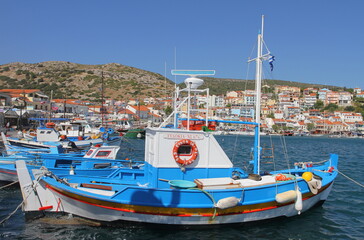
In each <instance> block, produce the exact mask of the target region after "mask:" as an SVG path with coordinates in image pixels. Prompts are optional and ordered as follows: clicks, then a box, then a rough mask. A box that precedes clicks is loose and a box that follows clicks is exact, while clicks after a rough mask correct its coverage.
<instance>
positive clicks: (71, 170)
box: [70, 165, 75, 175]
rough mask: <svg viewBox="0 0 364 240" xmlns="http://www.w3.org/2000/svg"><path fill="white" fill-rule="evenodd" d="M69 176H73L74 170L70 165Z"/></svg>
mask: <svg viewBox="0 0 364 240" xmlns="http://www.w3.org/2000/svg"><path fill="white" fill-rule="evenodd" d="M70 175H75V170H74V169H73V166H72V165H71V169H70Z"/></svg>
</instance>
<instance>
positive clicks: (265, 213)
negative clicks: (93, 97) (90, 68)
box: [40, 182, 333, 225]
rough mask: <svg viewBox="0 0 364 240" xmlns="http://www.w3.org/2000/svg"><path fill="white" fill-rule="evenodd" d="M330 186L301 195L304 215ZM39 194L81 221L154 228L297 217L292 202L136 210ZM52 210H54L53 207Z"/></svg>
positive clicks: (58, 192) (55, 191)
mask: <svg viewBox="0 0 364 240" xmlns="http://www.w3.org/2000/svg"><path fill="white" fill-rule="evenodd" d="M332 185H333V182H331V183H329V184H327V185H326V186H323V187H322V189H321V191H320V192H319V193H318V194H316V195H314V194H310V193H308V194H304V198H303V208H302V210H301V211H300V212H305V211H307V210H309V209H310V208H312V207H314V206H315V205H317V204H319V203H320V202H321V203H322V202H324V201H325V200H326V199H327V197H328V195H329V193H330V191H331V188H332ZM41 186H42V190H41V191H40V192H47V194H48V195H49V194H50V193H51V195H53V197H52V199H54V201H55V202H61V206H58V207H57V211H59V212H66V213H71V214H73V215H77V216H80V217H83V218H87V219H91V220H96V221H100V222H114V221H132V222H143V223H153V224H172V225H211V224H232V223H244V222H252V221H260V220H267V219H272V218H277V217H292V216H295V215H298V214H300V212H299V211H297V210H296V208H295V202H290V203H287V204H277V202H276V201H271V202H265V203H260V204H251V205H242V206H236V207H233V208H229V209H223V210H221V209H217V210H216V212H215V208H189V209H187V208H168V207H164V208H163V210H161V207H159V208H158V207H153V206H135V205H128V204H120V203H118V202H117V201H109V202H106V201H103V200H100V199H96V198H93V197H92V194H91V195H88V194H82V195H79V194H75V193H72V192H68V191H66V190H65V189H59V188H57V187H55V186H52V185H50V184H49V183H46V182H42V183H41ZM53 210H54V207H53Z"/></svg>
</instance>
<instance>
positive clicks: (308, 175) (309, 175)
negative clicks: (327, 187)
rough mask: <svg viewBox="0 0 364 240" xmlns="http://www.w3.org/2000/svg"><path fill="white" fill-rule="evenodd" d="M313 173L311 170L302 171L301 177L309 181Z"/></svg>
mask: <svg viewBox="0 0 364 240" xmlns="http://www.w3.org/2000/svg"><path fill="white" fill-rule="evenodd" d="M312 177H313V174H312V172H304V173H303V174H302V178H303V179H305V180H306V182H309V181H311V180H312Z"/></svg>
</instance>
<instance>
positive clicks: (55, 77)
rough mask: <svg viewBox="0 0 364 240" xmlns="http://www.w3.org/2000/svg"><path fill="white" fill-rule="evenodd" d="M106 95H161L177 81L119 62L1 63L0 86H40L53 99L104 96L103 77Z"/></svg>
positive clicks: (35, 87) (120, 97)
mask: <svg viewBox="0 0 364 240" xmlns="http://www.w3.org/2000/svg"><path fill="white" fill-rule="evenodd" d="M102 75H103V79H104V89H105V91H104V95H105V97H106V98H113V99H118V100H127V99H130V98H137V97H140V98H142V97H145V96H150V97H162V96H165V94H166V92H167V93H169V94H170V93H171V91H173V87H174V83H173V82H171V81H170V80H168V79H167V80H166V81H165V78H164V76H162V75H160V74H157V73H153V72H149V71H145V70H141V69H138V68H133V67H129V66H125V65H121V64H117V63H110V64H103V65H84V64H77V63H70V62H42V63H35V64H28V63H10V64H5V65H1V66H0V88H19V89H40V90H42V91H43V92H44V93H46V94H48V95H49V96H50V93H51V91H52V90H53V97H54V98H64V97H65V96H66V97H67V98H79V99H82V100H91V101H93V100H97V99H100V98H101V88H102V86H101V85H102V84H101V83H102V77H101V76H102Z"/></svg>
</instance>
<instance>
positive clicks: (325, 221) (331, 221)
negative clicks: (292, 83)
mask: <svg viewBox="0 0 364 240" xmlns="http://www.w3.org/2000/svg"><path fill="white" fill-rule="evenodd" d="M216 138H217V140H218V141H219V142H220V143H221V145H222V147H223V148H224V149H225V151H226V153H227V154H228V156H229V157H230V158H231V159H232V160H233V162H234V164H235V165H238V166H241V167H244V168H247V169H249V166H247V162H248V161H249V158H250V155H251V154H250V149H251V146H252V143H253V138H252V137H243V136H216ZM272 144H273V145H274V155H275V156H274V161H273V159H272V158H263V159H262V171H269V170H273V169H274V168H275V169H281V168H283V167H284V168H286V167H287V164H289V165H290V166H291V167H292V164H293V162H297V161H313V162H318V161H322V160H325V159H327V158H328V156H329V154H330V153H337V154H339V171H340V172H341V173H344V174H345V175H346V176H348V177H350V178H352V179H354V180H355V181H357V182H360V183H361V184H363V183H364V174H363V171H364V139H349V138H323V137H322V138H319V137H285V138H282V137H279V136H273V137H269V136H263V137H262V146H264V145H265V146H266V147H268V146H271V145H272ZM285 150H286V152H287V154H285ZM121 151H122V152H120V157H123V158H125V157H128V158H133V159H136V160H141V159H142V158H143V156H144V140H128V142H123V143H122V150H121ZM267 152H268V151H267ZM21 201H22V197H21V193H20V190H19V189H18V187H17V186H12V187H9V188H6V189H3V190H0V220H2V219H4V218H5V217H7V216H8V215H9V214H10V213H11V212H12V211H13V210H14V209H16V207H17V206H18V205H19V204H20V203H21ZM363 226H364V189H363V188H362V187H361V186H359V185H357V184H355V183H353V182H352V181H351V180H349V179H347V178H346V177H344V176H343V175H342V174H339V176H338V177H337V180H336V182H335V183H334V187H333V190H332V192H331V194H330V196H329V199H328V200H327V201H326V202H325V203H324V204H323V205H322V206H320V207H316V208H314V209H312V210H310V211H308V212H305V213H303V214H301V215H300V216H296V217H293V218H279V219H273V220H269V221H263V222H255V223H248V224H234V225H227V226H207V227H171V226H156V225H146V224H135V223H119V224H118V225H113V226H98V225H97V224H95V223H93V222H88V221H84V220H79V219H77V218H73V217H72V216H68V215H64V216H48V217H46V218H41V219H37V220H26V219H25V217H24V214H23V213H22V211H21V210H20V209H19V210H18V211H17V212H16V213H15V214H14V215H13V216H12V217H11V218H10V219H9V220H8V221H6V222H5V223H4V224H3V225H1V226H0V239H108V240H110V239H174V240H178V239H183V240H189V239H364V231H363Z"/></svg>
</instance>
